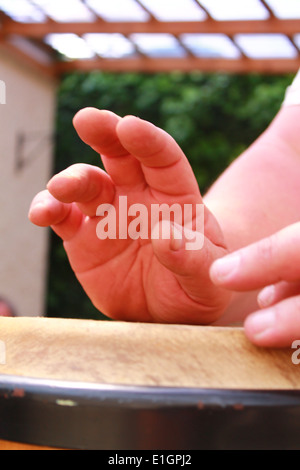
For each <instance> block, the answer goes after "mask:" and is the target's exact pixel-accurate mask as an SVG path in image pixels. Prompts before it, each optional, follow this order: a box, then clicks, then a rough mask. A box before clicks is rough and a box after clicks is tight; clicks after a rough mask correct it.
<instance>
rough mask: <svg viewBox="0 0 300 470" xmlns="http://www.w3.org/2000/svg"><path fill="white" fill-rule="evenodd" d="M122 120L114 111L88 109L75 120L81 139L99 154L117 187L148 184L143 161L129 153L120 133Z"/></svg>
mask: <svg viewBox="0 0 300 470" xmlns="http://www.w3.org/2000/svg"><path fill="white" fill-rule="evenodd" d="M120 120H121V118H120V117H119V116H117V115H116V114H114V113H112V112H111V111H105V110H98V109H95V108H85V109H82V110H81V111H79V112H78V113H77V114H76V116H75V117H74V119H73V124H74V127H75V129H76V131H77V133H78V135H79V137H80V138H81V139H82V140H83V142H85V143H86V144H87V145H89V146H90V147H92V148H93V149H94V150H95V151H96V152H98V153H99V154H100V155H101V157H102V161H103V165H104V167H105V169H106V171H107V172H108V174H109V175H110V176H111V178H112V180H113V181H114V183H115V184H116V185H120V186H122V185H126V186H127V185H141V184H142V185H144V184H145V179H144V175H143V172H142V170H141V166H140V164H139V162H138V161H137V160H136V159H135V158H134V157H133V156H132V155H130V154H129V153H128V150H126V149H125V148H124V147H123V145H122V144H121V143H120V140H119V138H118V136H117V133H116V127H117V124H118V122H119V121H120Z"/></svg>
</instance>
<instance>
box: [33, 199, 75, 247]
mask: <svg viewBox="0 0 300 470" xmlns="http://www.w3.org/2000/svg"><path fill="white" fill-rule="evenodd" d="M28 217H29V220H30V221H31V222H32V223H33V224H35V225H38V226H40V227H51V228H52V229H53V230H54V231H55V232H56V233H57V235H59V236H60V237H61V238H62V239H63V240H70V239H71V238H72V237H73V236H74V235H75V234H76V232H77V230H78V228H79V227H80V225H81V223H82V219H83V214H82V212H80V210H79V209H78V208H77V207H76V205H75V204H64V203H62V202H60V201H57V200H56V199H55V198H54V197H53V196H52V195H51V194H50V193H49V192H48V191H47V190H45V191H42V192H40V193H39V194H37V195H36V196H35V198H34V199H33V201H32V203H31V206H30V209H29V214H28Z"/></svg>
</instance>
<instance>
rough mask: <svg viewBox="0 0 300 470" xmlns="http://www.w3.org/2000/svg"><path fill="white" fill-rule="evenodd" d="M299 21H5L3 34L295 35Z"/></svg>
mask: <svg viewBox="0 0 300 470" xmlns="http://www.w3.org/2000/svg"><path fill="white" fill-rule="evenodd" d="M299 30H300V22H299V20H281V19H280V20H279V19H278V18H275V17H272V18H269V19H268V20H253V21H249V20H247V21H215V20H213V19H211V18H208V19H207V20H205V21H182V22H178V21H177V22H176V21H174V22H173V21H172V22H162V21H156V20H150V21H148V22H106V21H95V22H91V23H58V22H53V21H47V22H46V23H17V22H15V21H13V20H7V19H5V21H3V22H2V24H1V26H0V35H1V36H2V37H3V36H7V35H12V34H16V35H19V36H23V37H29V38H40V39H42V38H43V37H44V36H46V35H47V34H51V33H74V34H78V35H83V34H86V33H121V34H126V35H128V34H132V33H169V34H174V35H176V36H177V35H180V34H184V33H222V34H226V35H229V36H233V35H235V34H248V33H266V34H267V33H281V34H286V35H289V36H291V35H294V34H297V33H299Z"/></svg>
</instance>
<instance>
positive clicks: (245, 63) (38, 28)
mask: <svg viewBox="0 0 300 470" xmlns="http://www.w3.org/2000/svg"><path fill="white" fill-rule="evenodd" d="M81 1H82V2H83V3H84V4H85V1H84V0H81ZM194 1H195V2H196V3H197V5H198V7H199V8H201V9H202V10H203V11H204V12H205V14H206V19H204V20H203V21H159V20H158V19H157V18H156V17H155V16H154V15H153V13H152V12H151V11H149V10H148V9H147V8H146V7H145V6H144V5H143V4H142V3H141V2H140V1H139V0H135V2H137V3H138V4H139V5H140V6H141V7H142V8H143V9H145V10H146V11H147V14H148V16H149V19H148V21H141V22H137V21H134V22H132V21H124V22H122V21H117V22H114V21H106V20H104V19H103V18H102V17H101V16H100V15H99V14H97V13H95V12H93V14H94V15H95V21H91V22H58V21H54V20H53V19H52V18H50V17H47V15H46V21H44V22H40V23H38V22H34V23H33V22H20V21H16V20H14V19H13V18H12V17H11V16H10V15H8V14H7V13H4V12H3V11H1V10H0V47H1V48H2V49H4V50H6V51H9V53H11V54H13V55H15V56H17V57H18V58H20V59H21V60H24V61H26V62H29V63H31V64H33V65H34V66H35V67H37V68H38V69H40V70H42V71H43V72H45V73H46V74H48V75H50V76H56V77H59V76H60V75H62V74H64V73H67V72H72V71H75V70H77V71H91V70H102V71H115V72H121V71H122V72H124V71H143V72H149V73H154V72H161V71H164V72H168V71H173V70H180V71H185V72H188V71H192V70H199V71H204V72H230V73H251V72H258V73H270V74H275V73H276V74H277V73H279V74H281V73H290V72H291V73H294V72H296V71H297V70H298V68H299V67H300V49H299V44H297V43H296V42H295V36H296V35H299V32H300V19H280V18H278V17H277V16H276V15H275V14H274V12H273V11H272V9H271V8H270V6H269V5H268V4H267V2H266V1H265V0H259V1H260V3H261V4H262V5H263V7H264V8H265V9H266V10H267V12H268V15H267V18H266V19H263V20H231V21H219V20H216V19H214V18H213V17H212V16H211V14H210V13H209V11H208V10H207V9H206V8H205V7H204V6H203V5H201V1H198V0H197V1H196V0H194ZM85 5H86V4H85ZM88 8H89V9H90V7H88ZM66 33H72V34H75V35H77V36H78V37H83V36H84V35H85V34H87V33H107V34H113V33H119V34H121V35H123V36H124V37H125V38H127V39H128V40H129V41H130V40H131V35H132V34H134V33H147V34H157V33H167V34H169V35H172V36H173V37H174V38H176V41H177V42H178V44H179V45H180V46H181V47H182V49H183V50H184V55H183V56H181V57H172V56H168V55H166V56H164V57H151V56H149V55H147V54H145V53H144V52H143V51H142V50H140V49H139V48H138V47H137V46H136V45H134V49H135V53H134V55H132V56H128V57H118V58H113V57H111V58H108V57H101V55H99V54H95V56H94V57H93V58H88V59H86V58H83V59H73V60H70V59H66V58H65V57H63V56H61V55H60V54H58V52H57V51H56V50H55V49H54V48H53V47H51V46H49V44H47V42H46V41H45V38H46V37H47V35H49V34H66ZM184 34H209V35H213V34H222V35H224V36H226V37H227V38H229V40H230V41H231V42H232V44H233V45H234V46H235V47H236V48H237V49H238V50H239V56H238V57H237V58H228V57H227V58H226V57H222V56H220V57H209V56H203V57H201V56H197V55H195V54H194V53H193V51H192V50H191V49H190V48H188V47H187V46H186V45H185V44H183V42H182V40H181V37H182V35H184ZM245 34H246V35H248V34H249V35H253V34H266V35H269V34H277V35H278V34H280V35H283V36H285V38H286V39H287V40H288V41H289V43H290V45H291V47H292V48H293V51H294V53H293V56H292V57H269V58H268V57H264V58H255V57H250V56H249V55H247V54H246V53H245V51H244V50H243V49H242V48H241V47H240V46H239V45H238V43H237V42H236V36H237V35H245Z"/></svg>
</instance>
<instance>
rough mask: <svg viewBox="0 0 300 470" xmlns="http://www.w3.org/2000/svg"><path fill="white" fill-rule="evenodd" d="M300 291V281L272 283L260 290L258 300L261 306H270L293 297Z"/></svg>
mask: <svg viewBox="0 0 300 470" xmlns="http://www.w3.org/2000/svg"><path fill="white" fill-rule="evenodd" d="M299 292H300V281H298V282H286V281H281V282H279V283H278V284H272V285H270V286H267V287H265V288H264V289H262V290H261V291H260V293H259V294H258V297H257V302H258V305H259V306H260V308H266V307H270V306H271V305H275V304H276V303H278V302H280V301H281V300H284V299H287V298H288V297H293V296H295V295H297V294H299Z"/></svg>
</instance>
